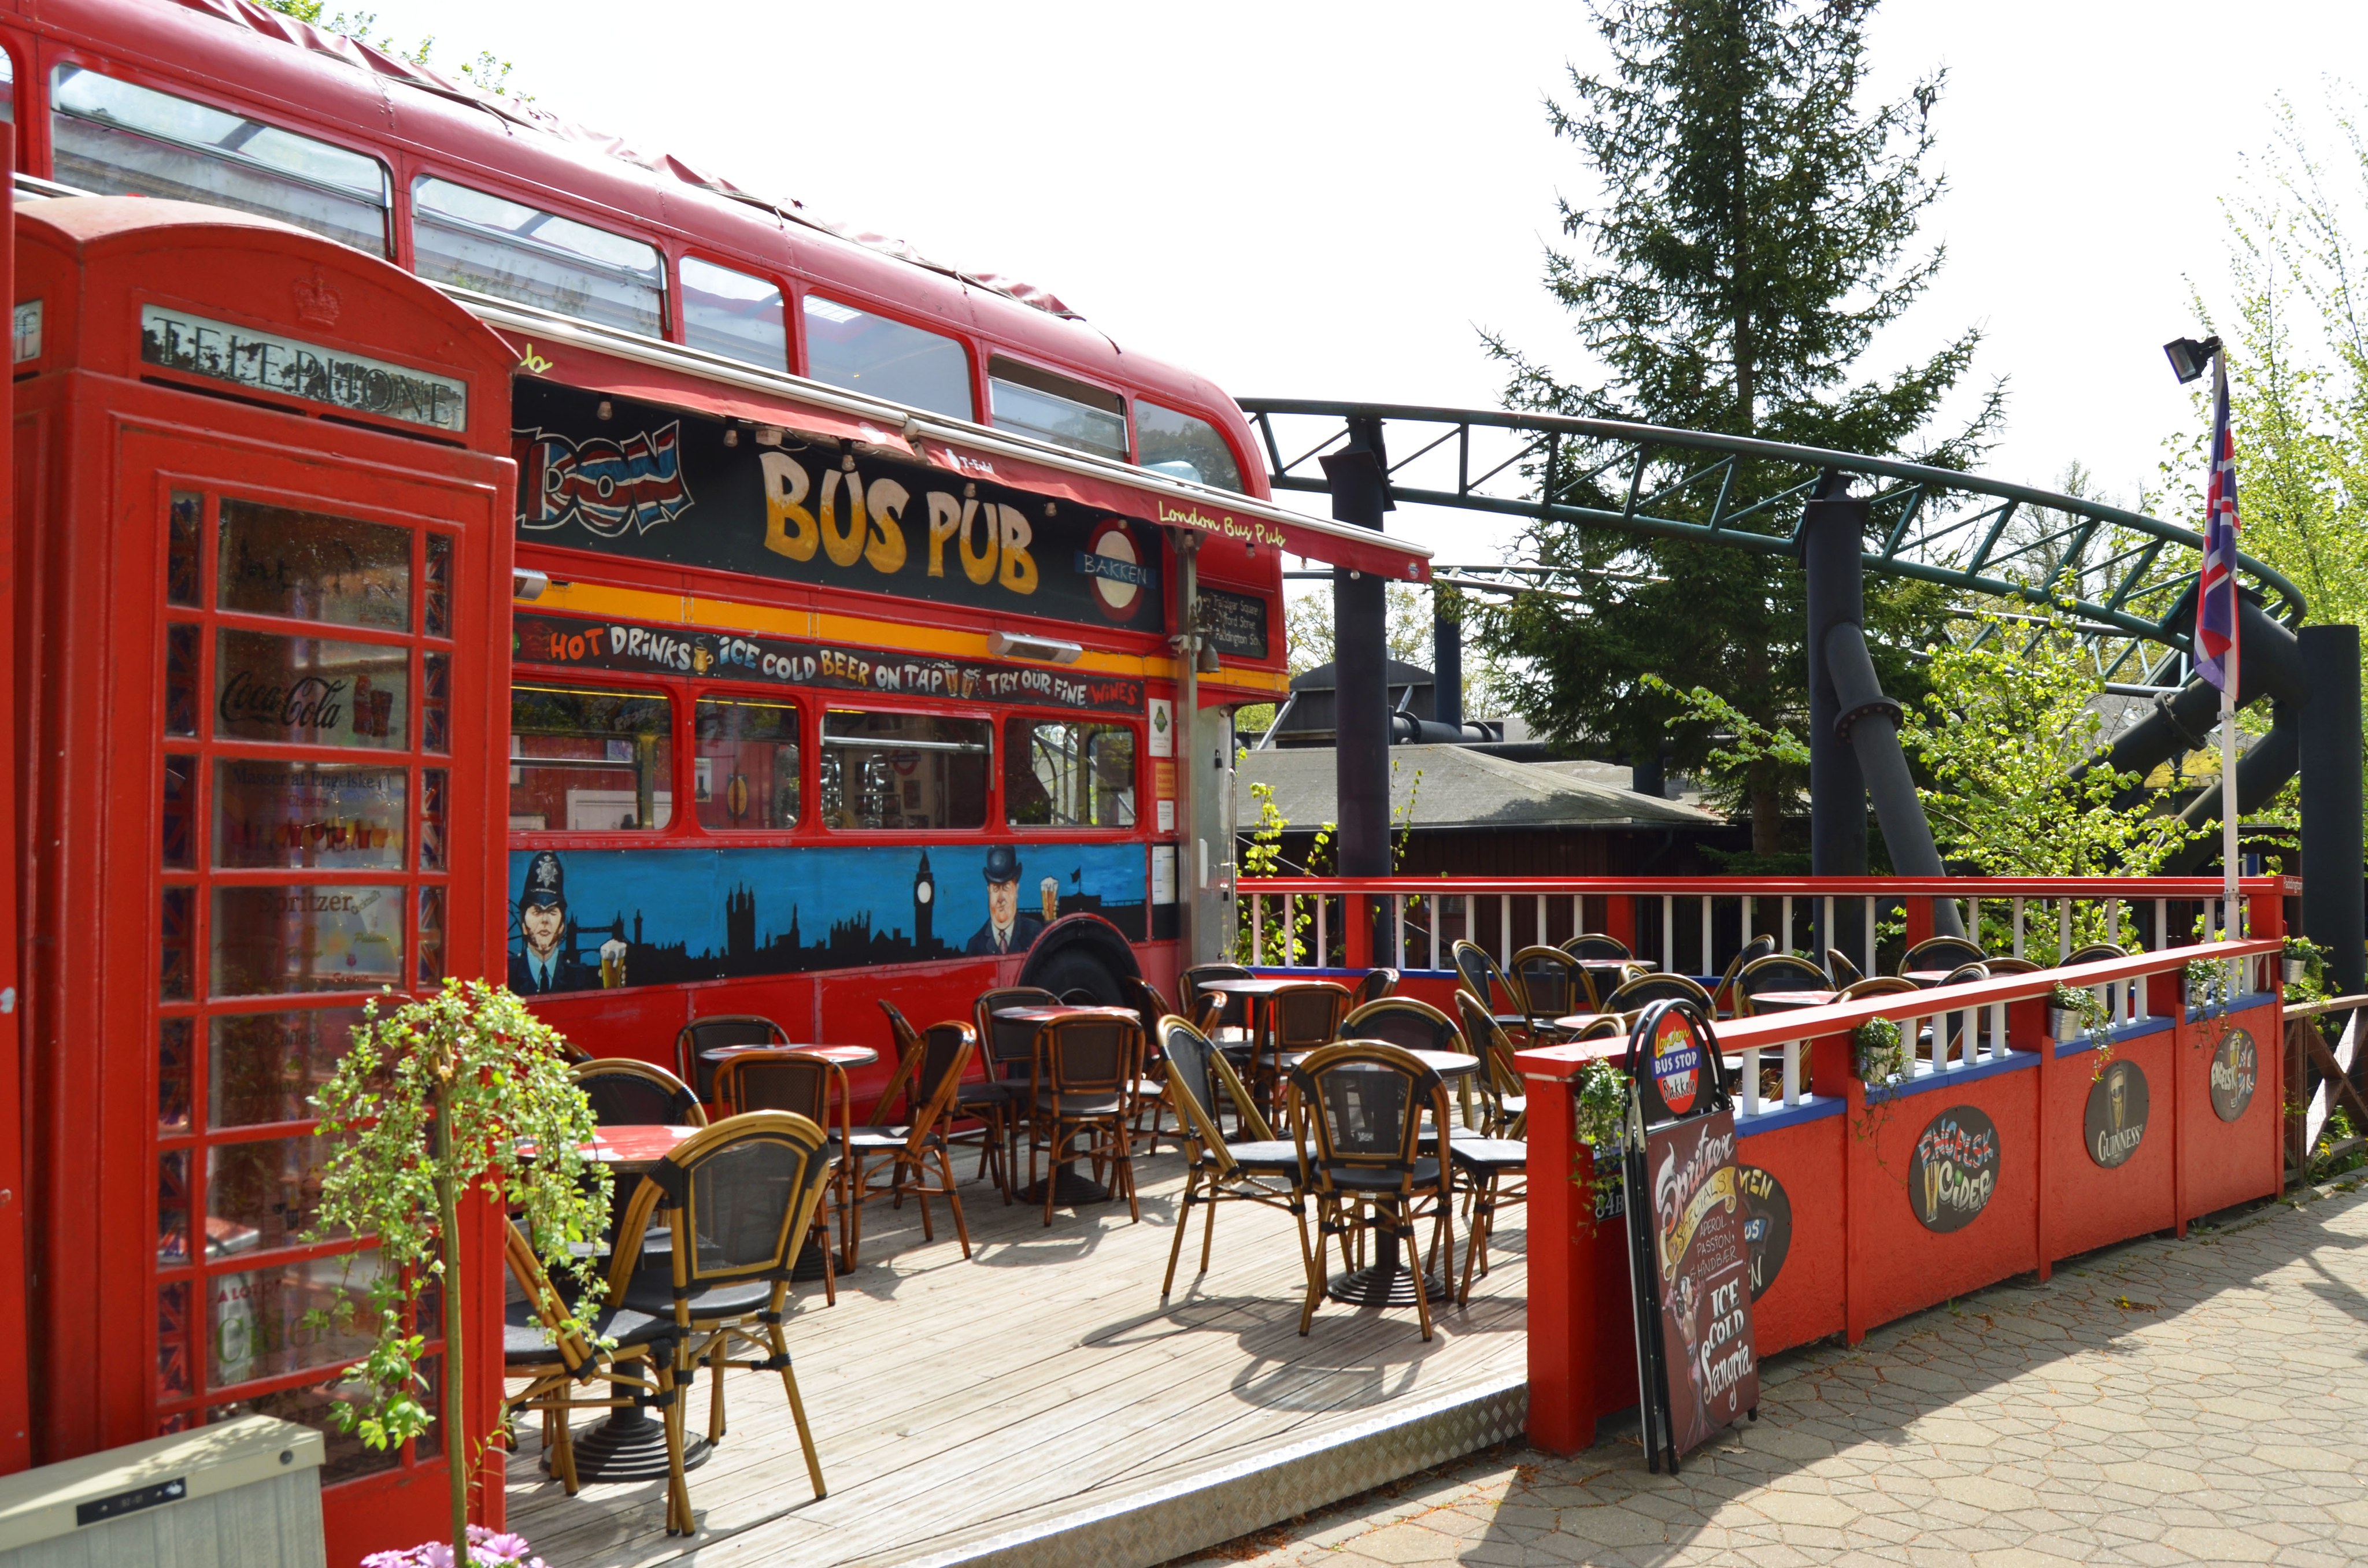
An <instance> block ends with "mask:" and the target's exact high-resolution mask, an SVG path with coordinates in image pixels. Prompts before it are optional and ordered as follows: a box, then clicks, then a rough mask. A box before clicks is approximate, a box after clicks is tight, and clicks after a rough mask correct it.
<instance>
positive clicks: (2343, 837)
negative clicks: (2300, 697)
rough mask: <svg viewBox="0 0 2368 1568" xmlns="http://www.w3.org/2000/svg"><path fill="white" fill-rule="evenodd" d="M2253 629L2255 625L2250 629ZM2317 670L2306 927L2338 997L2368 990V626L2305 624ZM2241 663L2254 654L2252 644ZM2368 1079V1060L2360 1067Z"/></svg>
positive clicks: (2305, 658) (2306, 715)
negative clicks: (2366, 760) (2363, 793)
mask: <svg viewBox="0 0 2368 1568" xmlns="http://www.w3.org/2000/svg"><path fill="white" fill-rule="evenodd" d="M2245 630H2246V631H2247V633H2248V634H2249V633H2250V632H2251V631H2252V628H2251V627H2249V626H2248V627H2247V628H2246V629H2245ZM2296 640H2297V642H2298V644H2299V653H2300V654H2301V663H2302V664H2303V665H2305V667H2306V668H2307V669H2308V670H2309V671H2310V694H2309V696H2308V698H2307V699H2305V701H2304V703H2303V705H2302V724H2301V728H2302V744H2301V756H2300V762H2301V767H2302V931H2303V935H2304V936H2305V937H2309V938H2310V939H2311V940H2312V941H2314V942H2317V944H2318V945H2319V946H2320V947H2322V948H2325V949H2327V964H2328V984H2330V985H2331V986H2333V987H2334V989H2335V992H2336V994H2338V995H2340V996H2356V995H2358V994H2360V993H2361V992H2362V991H2368V972H2363V971H2368V952H2363V944H2368V918H2363V913H2362V903H2361V897H2362V883H2361V865H2360V862H2361V829H2360V629H2359V628H2358V627H2356V626H2305V627H2304V628H2303V629H2302V630H2301V631H2300V632H2299V633H2297V637H2296ZM2243 646H2244V656H2243V658H2242V659H2240V660H2239V661H2238V664H2237V670H2238V672H2239V673H2240V674H2241V673H2242V672H2243V670H2244V667H2245V665H2247V664H2248V663H2250V662H2251V660H2252V657H2253V649H2252V645H2251V644H2250V643H2246V644H2244V645H2243ZM2352 1072H2353V1075H2354V1077H2355V1078H2362V1077H2363V1076H2368V1062H2362V1063H2360V1064H2358V1065H2355V1066H2354V1068H2353V1069H2352Z"/></svg>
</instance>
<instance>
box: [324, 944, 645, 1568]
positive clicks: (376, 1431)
mask: <svg viewBox="0 0 2368 1568" xmlns="http://www.w3.org/2000/svg"><path fill="white" fill-rule="evenodd" d="M313 1105H314V1107H315V1108H317V1109H318V1110H319V1111H320V1113H321V1125H320V1137H321V1138H322V1140H323V1141H324V1143H326V1144H327V1146H328V1147H329V1148H330V1149H331V1150H332V1151H333V1153H331V1155H330V1157H329V1161H328V1163H327V1165H326V1167H325V1169H324V1175H323V1177H322V1182H321V1204H320V1208H319V1210H318V1211H317V1220H316V1229H315V1233H314V1234H315V1238H316V1239H317V1238H318V1237H319V1236H321V1235H327V1234H336V1233H351V1234H354V1235H358V1236H375V1237H376V1238H377V1246H376V1251H375V1256H374V1258H373V1259H372V1261H373V1264H374V1272H373V1274H372V1277H371V1279H370V1287H369V1292H368V1300H369V1302H370V1311H371V1312H372V1313H373V1315H374V1316H375V1318H376V1324H377V1332H376V1335H375V1339H374V1343H373V1344H372V1346H371V1348H370V1354H369V1355H368V1357H366V1358H364V1359H363V1360H362V1362H361V1363H360V1364H359V1366H356V1367H355V1368H353V1369H351V1370H350V1371H348V1372H347V1386H348V1388H350V1389H353V1390H356V1391H359V1394H360V1396H361V1397H360V1398H359V1399H358V1400H356V1401H353V1402H350V1403H348V1402H343V1401H341V1402H339V1403H336V1404H335V1405H333V1406H332V1407H331V1408H332V1410H333V1412H334V1413H335V1414H334V1418H335V1419H336V1421H337V1422H338V1423H339V1424H340V1425H341V1426H344V1427H345V1429H347V1430H348V1431H359V1433H360V1434H361V1437H362V1441H363V1442H364V1443H366V1444H368V1445H369V1446H370V1447H371V1448H375V1449H385V1448H390V1447H393V1445H395V1444H397V1443H401V1442H403V1441H404V1439H406V1438H411V1437H419V1436H420V1435H421V1434H423V1433H425V1432H426V1431H427V1429H428V1428H429V1427H430V1426H433V1425H434V1424H435V1422H436V1421H437V1420H438V1415H437V1414H436V1413H434V1412H432V1411H430V1410H429V1409H428V1408H427V1404H426V1403H425V1402H424V1401H423V1400H422V1398H421V1393H422V1392H423V1391H424V1390H425V1389H426V1388H427V1379H426V1378H425V1377H424V1376H423V1375H422V1374H421V1371H420V1366H419V1363H420V1358H421V1354H422V1351H423V1350H424V1348H425V1346H426V1344H427V1336H426V1335H424V1334H422V1333H421V1332H419V1329H420V1325H419V1323H418V1316H419V1312H420V1303H421V1301H422V1299H423V1297H424V1296H425V1295H426V1294H427V1291H428V1290H430V1288H431V1287H432V1288H434V1289H435V1290H436V1294H437V1299H438V1301H440V1302H441V1303H442V1305H443V1323H442V1324H441V1332H442V1337H443V1340H444V1352H443V1355H444V1372H443V1403H444V1409H443V1413H442V1415H441V1419H442V1421H443V1422H444V1426H445V1430H446V1433H447V1434H448V1437H447V1441H446V1444H445V1448H446V1451H447V1452H448V1453H449V1454H450V1456H451V1471H452V1483H451V1486H452V1497H451V1503H452V1517H451V1542H452V1562H454V1563H456V1564H458V1563H466V1562H471V1561H472V1559H471V1557H470V1554H469V1546H468V1526H469V1488H470V1483H471V1478H472V1474H473V1473H474V1471H476V1470H477V1469H478V1467H479V1464H480V1463H481V1461H482V1456H483V1453H484V1445H485V1443H486V1442H488V1441H490V1440H491V1437H490V1435H488V1436H487V1437H484V1438H483V1439H477V1438H476V1437H475V1435H474V1434H472V1433H470V1432H469V1431H468V1430H467V1426H466V1418H465V1416H464V1415H463V1414H462V1412H463V1409H464V1404H463V1400H464V1396H465V1394H466V1392H467V1390H468V1387H469V1381H468V1380H469V1376H470V1372H469V1369H468V1368H467V1367H466V1366H465V1365H464V1363H463V1358H462V1340H461V1321H462V1318H461V1314H462V1313H463V1312H465V1311H466V1300H467V1296H468V1291H469V1282H468V1281H467V1280H466V1279H465V1278H463V1275H462V1268H461V1246H460V1230H461V1221H460V1217H461V1211H462V1210H463V1209H464V1208H465V1207H467V1206H468V1205H470V1204H471V1203H472V1202H479V1201H484V1202H488V1203H489V1204H491V1205H502V1204H507V1205H508V1206H509V1207H511V1208H513V1209H516V1210H520V1211H521V1213H522V1221H521V1223H522V1224H523V1226H524V1229H525V1232H526V1234H527V1236H528V1238H529V1241H530V1242H531V1244H533V1246H534V1248H535V1251H536V1253H537V1254H538V1255H539V1256H541V1257H542V1258H543V1260H544V1267H546V1268H547V1269H548V1270H549V1271H550V1272H551V1273H552V1275H553V1276H554V1278H555V1277H558V1276H560V1275H563V1274H573V1275H575V1277H576V1278H577V1279H578V1280H579V1281H581V1283H582V1284H583V1285H584V1286H585V1287H586V1288H587V1289H588V1288H589V1287H591V1286H592V1285H593V1284H594V1283H595V1282H596V1278H597V1275H596V1271H595V1268H594V1265H593V1262H592V1259H591V1256H590V1249H589V1248H588V1247H586V1248H583V1249H582V1251H583V1256H580V1257H579V1256H577V1255H576V1249H575V1247H574V1246H572V1245H571V1244H579V1243H588V1242H591V1241H593V1240H595V1239H596V1238H597V1237H598V1235H599V1233H600V1230H601V1227H602V1225H603V1224H604V1223H605V1221H606V1220H607V1217H608V1212H609V1177H608V1172H607V1170H606V1169H605V1168H603V1167H601V1166H598V1165H587V1164H586V1161H585V1159H584V1157H583V1155H582V1154H581V1153H579V1152H578V1147H577V1146H578V1145H579V1144H581V1143H583V1142H586V1140H588V1139H589V1138H591V1136H592V1134H593V1131H594V1130H595V1129H594V1123H593V1119H592V1108H591V1105H590V1103H589V1102H588V1101H586V1098H585V1097H584V1091H583V1090H581V1089H579V1088H578V1087H576V1085H575V1078H574V1076H573V1074H571V1073H570V1072H569V1070H568V1062H567V1051H566V1042H565V1041H564V1040H562V1039H561V1038H560V1036H559V1034H558V1031H556V1030H554V1029H553V1028H551V1026H550V1025H548V1024H546V1023H544V1022H542V1020H541V1019H540V1018H537V1017H535V1016H534V1015H533V1014H532V1013H529V1012H528V1011H527V1009H526V1005H525V1004H524V1003H522V1002H520V1001H519V1000H518V998H517V997H516V996H514V995H512V994H510V992H509V991H508V990H507V989H506V988H505V987H502V986H498V985H488V984H487V983H484V981H482V980H472V981H467V982H462V981H460V980H447V981H446V982H445V983H444V986H443V989H442V990H440V991H438V992H437V993H435V994H432V995H428V996H425V997H421V998H418V999H416V1000H413V1001H408V1002H404V1003H402V1004H400V1005H399V1006H394V1007H393V1009H392V1010H390V1011H386V1012H381V1010H380V1005H379V1004H378V1003H376V1002H372V1003H371V1004H370V1006H369V1007H368V1008H367V1009H366V1010H365V1012H364V1014H363V1021H362V1022H361V1024H360V1025H359V1026H358V1027H357V1028H355V1030H354V1044H353V1049H352V1050H351V1051H348V1052H347V1054H346V1055H345V1057H344V1058H343V1059H342V1060H340V1061H339V1062H338V1063H337V1069H336V1074H334V1075H333V1076H332V1077H331V1078H330V1080H329V1081H328V1082H327V1083H326V1084H324V1085H322V1087H321V1089H320V1091H319V1093H318V1094H316V1095H315V1096H313ZM491 1211H492V1213H493V1214H494V1215H495V1218H496V1219H498V1217H499V1214H500V1210H499V1208H498V1207H495V1208H493V1209H492V1210H491ZM364 1256H370V1255H364ZM568 1294H571V1292H567V1291H564V1290H563V1291H562V1295H563V1296H564V1295H568ZM351 1310H352V1309H351V1306H350V1304H348V1306H347V1312H351ZM330 1316H331V1314H329V1313H326V1312H323V1313H321V1314H319V1315H318V1319H317V1320H316V1321H317V1322H319V1323H323V1324H325V1322H326V1321H327V1319H328V1318H329V1317H330ZM566 1326H568V1327H569V1328H571V1329H574V1330H577V1331H583V1330H584V1324H582V1323H581V1322H580V1321H577V1320H572V1319H571V1320H570V1322H569V1324H567V1325H566Z"/></svg>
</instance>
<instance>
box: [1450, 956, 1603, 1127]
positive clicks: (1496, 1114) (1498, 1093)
mask: <svg viewBox="0 0 2368 1568" xmlns="http://www.w3.org/2000/svg"><path fill="white" fill-rule="evenodd" d="M1455 1006H1456V1007H1457V1008H1458V1009H1459V1010H1460V1011H1461V1012H1462V1013H1463V1035H1464V1039H1465V1040H1468V1041H1469V1042H1470V1049H1471V1050H1472V1051H1474V1053H1476V1054H1477V1055H1478V1056H1479V1058H1480V1064H1481V1069H1482V1074H1483V1076H1482V1079H1481V1082H1482V1083H1483V1084H1484V1085H1486V1087H1485V1089H1484V1090H1483V1091H1482V1092H1483V1093H1484V1094H1485V1095H1486V1096H1487V1103H1488V1114H1487V1118H1486V1120H1484V1121H1483V1122H1482V1123H1481V1129H1480V1130H1481V1131H1483V1132H1485V1133H1486V1134H1487V1135H1488V1136H1490V1137H1492V1138H1519V1137H1520V1136H1521V1135H1522V1134H1523V1133H1524V1132H1525V1131H1527V1130H1528V1127H1529V1120H1530V1114H1529V1113H1530V1101H1529V1094H1528V1085H1526V1084H1524V1083H1523V1082H1522V1080H1521V1070H1520V1068H1519V1067H1516V1066H1515V1065H1514V1064H1513V1041H1512V1038H1511V1037H1510V1036H1508V1034H1506V1033H1505V1031H1504V1029H1503V1028H1501V1027H1500V1026H1499V1025H1498V1024H1497V1020H1496V1019H1494V1018H1492V1017H1489V1016H1488V1009H1487V1008H1486V1007H1483V1006H1480V1004H1479V1003H1478V1002H1476V1001H1474V999H1473V996H1472V993H1470V992H1469V991H1458V992H1457V993H1456V994H1455ZM1580 1038H1582V1039H1584V1038H1585V1037H1584V1036H1581V1037H1580Z"/></svg>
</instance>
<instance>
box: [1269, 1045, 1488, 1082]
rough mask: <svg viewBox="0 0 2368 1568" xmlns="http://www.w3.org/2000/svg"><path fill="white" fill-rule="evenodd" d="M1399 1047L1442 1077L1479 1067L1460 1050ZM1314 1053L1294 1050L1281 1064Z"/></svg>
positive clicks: (1295, 1062) (1291, 1063)
mask: <svg viewBox="0 0 2368 1568" xmlns="http://www.w3.org/2000/svg"><path fill="white" fill-rule="evenodd" d="M1334 1043H1335V1044H1338V1045H1358V1044H1362V1043H1365V1042H1363V1041H1360V1040H1354V1039H1350V1040H1337V1041H1335V1042H1334ZM1380 1043H1382V1044H1383V1045H1387V1044H1389V1043H1390V1042H1389V1041H1387V1040H1383V1041H1381V1042H1380ZM1401 1049H1403V1050H1405V1051H1406V1054H1407V1055H1408V1056H1411V1057H1413V1058H1414V1059H1415V1060H1416V1061H1417V1062H1421V1063H1422V1064H1423V1065H1424V1066H1426V1067H1428V1068H1429V1069H1430V1070H1431V1071H1432V1072H1434V1073H1436V1074H1439V1075H1440V1077H1442V1078H1460V1077H1462V1076H1463V1075H1464V1074H1467V1073H1476V1072H1478V1071H1479V1069H1480V1059H1479V1058H1478V1057H1476V1056H1473V1055H1469V1054H1467V1053H1465V1052H1463V1051H1417V1050H1415V1049H1414V1048H1412V1047H1410V1046H1408V1047H1402V1048H1401ZM1313 1055H1315V1052H1314V1051H1292V1053H1291V1054H1290V1055H1288V1056H1286V1057H1284V1058H1283V1059H1282V1064H1283V1065H1284V1066H1285V1067H1296V1066H1298V1065H1299V1064H1300V1063H1301V1062H1304V1061H1306V1060H1307V1059H1308V1058H1309V1057H1310V1056H1313Z"/></svg>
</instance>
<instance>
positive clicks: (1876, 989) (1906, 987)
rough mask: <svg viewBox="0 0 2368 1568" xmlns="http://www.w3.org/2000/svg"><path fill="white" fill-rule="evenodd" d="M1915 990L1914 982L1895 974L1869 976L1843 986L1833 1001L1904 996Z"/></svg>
mask: <svg viewBox="0 0 2368 1568" xmlns="http://www.w3.org/2000/svg"><path fill="white" fill-rule="evenodd" d="M1917 989H1918V986H1917V984H1916V983H1915V982H1914V981H1912V980H1902V979H1901V978H1900V977H1899V976H1897V975H1896V974H1870V975H1867V976H1865V977H1864V978H1862V979H1859V980H1853V981H1851V982H1850V983H1849V984H1848V985H1845V986H1843V987H1842V988H1841V990H1840V991H1839V992H1838V993H1836V994H1835V996H1834V1000H1836V1001H1837V1002H1855V1001H1857V1000H1859V999H1860V998H1861V997H1862V996H1904V995H1907V994H1908V993H1910V992H1912V991H1915V990H1917Z"/></svg>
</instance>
